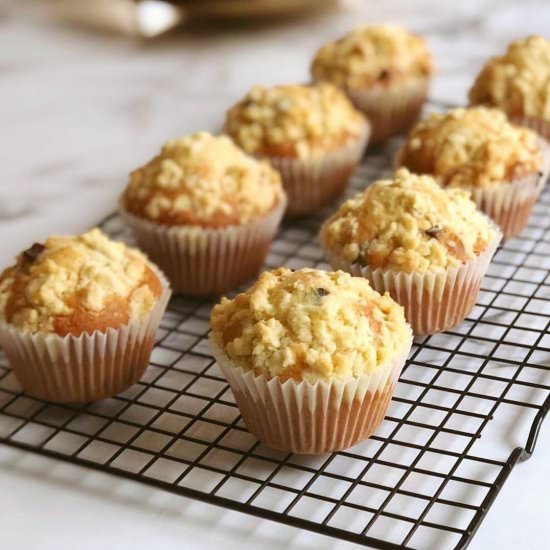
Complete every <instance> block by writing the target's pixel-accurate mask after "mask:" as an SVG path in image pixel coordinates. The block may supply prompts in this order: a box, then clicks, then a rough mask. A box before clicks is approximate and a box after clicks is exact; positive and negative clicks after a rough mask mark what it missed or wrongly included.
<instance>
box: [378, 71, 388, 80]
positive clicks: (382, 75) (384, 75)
mask: <svg viewBox="0 0 550 550" xmlns="http://www.w3.org/2000/svg"><path fill="white" fill-rule="evenodd" d="M389 76H390V73H389V71H387V70H386V69H382V70H381V71H380V73H379V74H378V80H386V78H388V77H389Z"/></svg>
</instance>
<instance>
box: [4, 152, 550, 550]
mask: <svg viewBox="0 0 550 550" xmlns="http://www.w3.org/2000/svg"><path fill="white" fill-rule="evenodd" d="M393 153H394V148H393V147H391V146H388V147H386V148H383V149H379V150H377V151H375V152H374V153H372V154H369V155H368V157H367V160H366V163H365V164H364V165H363V166H362V167H361V168H360V170H359V171H358V173H357V174H356V176H355V177H354V178H353V180H352V184H351V189H350V193H353V192H356V191H357V190H358V189H361V188H363V187H364V186H365V185H366V183H367V182H369V181H372V180H373V179H375V178H378V177H380V176H381V175H386V174H387V173H388V172H387V169H388V167H389V166H391V158H392V157H393ZM549 208H550V193H544V194H543V196H542V197H541V199H540V201H539V203H538V204H537V206H536V207H535V210H534V212H533V215H532V217H531V220H530V224H529V227H528V228H526V229H525V230H524V231H523V233H522V234H521V236H520V237H519V238H517V239H515V240H513V241H511V242H509V243H507V244H506V245H505V246H504V247H502V248H501V249H500V250H499V251H498V252H497V254H496V256H495V258H494V261H493V262H492V264H491V266H490V268H489V271H488V274H487V276H486V278H485V279H484V282H483V285H482V290H481V292H480V295H479V298H478V302H477V305H476V307H475V308H474V310H473V311H472V312H471V313H470V315H469V316H468V318H467V319H466V320H465V322H464V323H462V324H461V325H460V326H458V327H456V328H455V329H453V330H451V331H449V332H447V333H444V334H438V335H434V336H430V337H426V338H422V339H417V340H416V341H415V344H414V346H413V350H412V352H411V355H410V358H409V360H408V361H407V365H406V367H405V369H404V371H403V373H402V376H401V378H400V380H399V383H398V384H397V387H396V391H395V395H394V398H393V400H392V403H391V406H390V409H389V411H388V415H387V417H386V419H385V420H384V422H383V424H382V425H381V426H380V428H379V429H378V430H377V431H376V433H375V435H373V436H372V437H371V438H370V439H369V440H368V441H366V442H364V443H361V444H359V445H357V446H355V447H353V448H351V449H348V450H346V451H342V452H339V453H334V454H330V455H323V456H316V457H307V456H298V455H292V454H286V453H282V452H278V451H274V450H272V449H269V448H267V447H265V446H263V445H261V444H260V443H259V442H257V441H256V440H255V439H254V438H253V437H252V436H251V435H250V434H249V433H248V431H247V430H246V428H245V426H244V424H243V422H242V420H241V418H240V416H239V413H238V410H237V408H236V406H235V402H234V399H233V396H232V394H231V391H230V390H229V388H228V386H227V384H226V382H225V380H224V378H223V376H222V375H221V372H220V371H219V369H218V367H217V365H216V363H215V361H214V360H213V358H212V356H211V354H210V351H209V348H208V339H207V336H208V330H209V324H208V316H209V312H210V308H211V305H212V304H211V302H208V301H204V300H196V299H189V298H184V297H181V296H176V297H174V298H173V299H172V301H171V303H170V305H169V308H168V311H167V312H166V315H165V317H164V319H163V321H162V324H161V328H160V329H159V332H158V339H157V342H156V345H155V348H154V351H153V354H152V357H151V364H150V367H149V368H148V370H147V371H146V373H145V375H144V377H143V379H142V380H141V381H140V382H139V383H138V384H135V385H134V386H132V387H131V388H129V389H128V390H127V391H125V392H124V393H123V394H120V395H118V396H116V397H113V398H111V399H106V400H103V401H100V402H96V403H91V404H86V405H82V406H71V405H54V404H50V403H47V402H43V401H40V400H37V399H34V398H32V397H30V396H28V395H25V394H24V393H22V392H21V390H20V388H19V386H18V384H17V381H16V380H15V378H14V376H13V374H12V372H11V370H10V368H9V366H8V364H7V362H6V359H5V357H4V356H3V355H0V442H2V443H5V444H7V445H11V446H14V447H18V448H22V449H27V450H29V451H34V452H36V453H40V454H42V455H47V456H50V457H55V458H57V459H60V460H64V461H68V462H71V463H76V464H80V465H84V466H87V467H90V468H94V469H96V470H100V471H103V472H108V473H111V474H114V475H117V476H121V477H124V478H129V479H133V480H137V481H140V482H142V483H146V484H149V485H152V486H156V487H160V488H162V489H164V490H167V491H170V492H172V493H176V494H179V495H184V496H188V497H192V498H196V499H199V500H202V501H206V502H209V503H212V504H217V505H220V506H224V507H227V508H230V509H234V510H239V511H241V512H245V513H248V514H252V515H255V516H259V517H261V518H267V519H271V520H275V521H278V522H281V523H285V524H290V525H294V526H297V527H300V528H304V529H309V530H312V531H316V532H320V533H323V534H326V535H330V536H333V537H337V538H340V539H345V540H348V541H353V542H357V543H360V544H363V545H365V546H371V547H375V548H437V549H446V548H449V549H451V548H464V547H466V546H467V545H468V543H469V542H470V541H471V539H472V537H473V535H474V534H475V531H476V530H477V528H478V527H479V525H480V523H481V522H482V520H483V518H484V517H485V515H486V513H487V511H488V509H489V508H490V506H491V504H492V502H493V501H494V499H495V497H496V496H497V494H498V492H499V491H500V489H501V487H502V485H503V483H504V482H505V480H506V478H507V477H508V475H509V473H510V471H511V470H512V468H513V467H514V465H515V464H516V463H518V462H519V461H521V460H523V459H525V458H527V457H528V456H530V453H532V452H533V450H534V446H535V443H536V437H537V434H538V429H539V428H540V425H541V423H542V421H543V419H544V416H545V414H546V412H547V411H548V408H549V407H550V373H549V371H550V369H549V367H548V364H549V362H550V335H549V333H548V329H549V323H550V321H549V317H548V314H549V313H550V279H549V277H548V271H547V270H548V268H549V267H550V223H549V222H548V217H547V214H546V212H548V209H549ZM325 216H326V212H325V213H324V214H323V215H320V216H318V217H315V218H310V219H305V220H300V221H295V222H292V223H285V224H284V226H283V227H282V228H281V230H280V232H279V235H278V237H277V239H276V240H275V242H274V243H273V246H272V248H271V251H270V254H269V256H268V259H267V263H266V265H267V267H269V268H272V267H276V266H279V265H287V266H289V267H292V268H300V267H304V266H319V267H324V268H328V266H327V265H326V264H324V263H323V256H322V252H321V250H320V248H319V246H318V245H317V243H316V240H315V236H316V234H317V231H318V228H319V225H320V223H321V221H322V219H324V217H325ZM102 227H103V229H104V230H105V231H107V232H108V233H109V234H111V235H112V236H114V237H117V238H122V239H128V238H129V235H128V234H127V231H126V229H125V228H124V227H123V225H122V222H121V220H120V219H119V218H118V216H117V215H115V214H114V215H112V216H110V217H109V218H107V219H106V220H105V221H104V222H103V223H102ZM520 424H521V425H522V426H523V428H520V427H519V426H520ZM510 434H516V435H515V436H514V437H510ZM518 437H519V438H522V439H521V441H524V440H525V441H526V443H525V444H523V445H518V444H517V441H518Z"/></svg>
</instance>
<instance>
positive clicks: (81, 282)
mask: <svg viewBox="0 0 550 550" xmlns="http://www.w3.org/2000/svg"><path fill="white" fill-rule="evenodd" d="M161 291H162V288H161V283H160V281H159V279H158V277H157V276H156V274H155V273H154V272H153V271H152V269H151V268H150V267H149V263H148V261H147V259H146V258H145V256H143V255H142V254H141V253H140V252H138V251H137V250H134V249H131V248H128V247H127V246H126V245H124V244H123V243H120V242H115V241H112V240H110V239H109V238H108V237H107V236H106V235H105V234H103V233H102V232H101V231H100V230H99V229H92V230H91V231H88V232H87V233H84V234H83V235H79V236H75V237H72V236H59V237H50V238H49V239H48V240H47V241H46V242H45V243H44V244H38V243H37V244H34V245H33V246H32V247H30V248H29V249H28V250H26V251H24V252H22V253H21V254H20V255H19V256H18V257H17V263H16V264H15V265H14V266H12V267H9V268H7V269H5V270H4V272H3V273H2V274H1V275H0V319H2V320H4V321H6V322H8V323H10V324H12V325H14V326H16V327H18V328H20V329H22V330H26V331H30V332H38V331H40V332H55V333H57V334H61V335H64V334H68V333H71V334H75V335H79V334H81V333H82V332H90V331H93V329H94V328H97V329H98V330H106V329H107V328H109V326H111V327H112V328H116V327H117V326H120V325H122V324H127V323H128V322H129V321H131V320H133V319H140V318H142V317H143V316H144V315H146V314H147V313H149V311H151V309H152V308H153V306H154V304H155V303H156V300H157V298H158V297H159V296H160V294H161Z"/></svg>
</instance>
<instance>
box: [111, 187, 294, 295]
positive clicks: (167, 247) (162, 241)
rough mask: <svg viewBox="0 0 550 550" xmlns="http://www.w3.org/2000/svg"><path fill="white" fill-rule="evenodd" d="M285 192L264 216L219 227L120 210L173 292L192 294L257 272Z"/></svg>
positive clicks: (227, 286) (219, 290) (223, 287)
mask: <svg viewBox="0 0 550 550" xmlns="http://www.w3.org/2000/svg"><path fill="white" fill-rule="evenodd" d="M285 206H286V198H285V197H284V196H283V197H282V198H281V199H280V201H279V202H278V203H277V205H275V206H274V207H273V208H272V209H271V211H270V212H268V213H267V214H266V215H265V216H264V217H262V218H259V219H258V220H254V221H252V222H250V223H247V224H244V225H233V226H229V227H221V228H202V227H198V226H166V225H161V224H158V223H155V222H152V221H149V220H145V219H143V218H139V217H138V216H134V215H133V214H130V213H129V212H128V211H126V210H125V209H124V205H123V201H122V200H121V201H120V202H119V209H120V214H121V216H122V218H123V219H124V221H125V222H126V223H127V224H128V225H129V226H130V228H131V229H132V232H133V233H134V236H135V238H136V241H137V243H138V245H139V247H140V248H141V249H142V250H143V251H145V252H146V254H147V255H148V256H149V258H151V260H153V261H154V262H155V263H156V264H157V265H158V266H159V267H160V268H161V269H162V271H163V272H164V273H165V274H166V276H167V277H168V279H169V280H170V283H171V285H172V289H173V290H174V292H182V293H184V294H189V295H195V296H213V295H218V294H223V293H224V292H226V291H228V290H231V289H234V288H236V287H238V286H240V285H241V284H243V283H244V282H246V281H248V280H249V279H252V278H253V277H255V276H256V275H257V274H258V272H259V271H260V269H261V267H262V265H263V263H264V260H265V257H266V255H267V252H268V249H269V246H270V245H271V242H272V240H273V238H274V237H275V234H276V233H277V229H278V228H279V224H280V222H281V218H282V216H283V212H284V210H285Z"/></svg>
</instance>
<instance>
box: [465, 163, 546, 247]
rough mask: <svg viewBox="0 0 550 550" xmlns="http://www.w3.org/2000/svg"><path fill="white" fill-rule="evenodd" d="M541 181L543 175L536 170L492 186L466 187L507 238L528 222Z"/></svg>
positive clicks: (542, 182) (542, 181) (541, 187)
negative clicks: (508, 181)
mask: <svg viewBox="0 0 550 550" xmlns="http://www.w3.org/2000/svg"><path fill="white" fill-rule="evenodd" d="M544 181H545V179H544V174H543V173H538V172H537V173H534V174H529V175H527V176H524V177H522V178H516V179H515V180H513V181H512V182H510V183H502V184H499V185H496V186H495V187H490V188H483V187H482V188H475V187H473V188H468V190H469V191H470V192H471V194H472V200H473V201H474V202H475V203H476V205H477V207H478V208H479V209H480V210H481V211H483V212H485V214H487V216H489V217H490V218H491V219H492V220H494V221H495V222H496V223H497V224H498V225H499V226H500V228H501V229H502V233H503V239H504V240H505V241H506V240H508V239H511V238H512V237H515V236H516V235H518V234H519V233H521V231H522V230H523V228H524V227H525V226H526V225H527V222H528V221H529V217H530V215H531V210H533V206H534V205H535V203H536V202H537V199H538V198H539V195H540V193H541V191H542V189H543V187H544Z"/></svg>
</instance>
